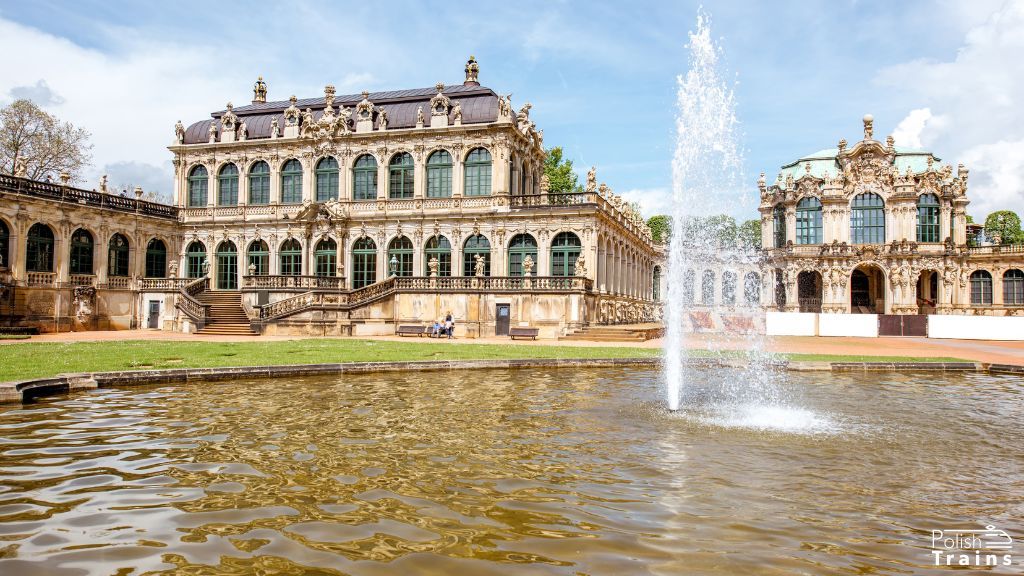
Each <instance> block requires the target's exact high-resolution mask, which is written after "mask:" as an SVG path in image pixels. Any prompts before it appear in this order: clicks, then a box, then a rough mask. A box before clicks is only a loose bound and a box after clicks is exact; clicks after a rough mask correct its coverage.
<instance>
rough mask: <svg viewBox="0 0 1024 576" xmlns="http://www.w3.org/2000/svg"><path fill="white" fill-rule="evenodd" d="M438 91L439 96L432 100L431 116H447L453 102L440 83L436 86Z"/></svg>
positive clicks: (436, 95)
mask: <svg viewBox="0 0 1024 576" xmlns="http://www.w3.org/2000/svg"><path fill="white" fill-rule="evenodd" d="M434 88H436V89H437V94H434V97H433V98H431V99H430V115H431V116H447V115H448V108H449V107H450V106H451V100H449V99H448V97H447V96H445V95H444V84H443V83H442V82H438V83H437V84H435V85H434Z"/></svg>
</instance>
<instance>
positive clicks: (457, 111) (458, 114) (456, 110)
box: [452, 102, 462, 122]
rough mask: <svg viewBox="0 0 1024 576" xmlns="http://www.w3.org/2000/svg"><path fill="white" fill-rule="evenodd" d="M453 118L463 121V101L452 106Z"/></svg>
mask: <svg viewBox="0 0 1024 576" xmlns="http://www.w3.org/2000/svg"><path fill="white" fill-rule="evenodd" d="M452 119H454V120H455V121H456V122H462V102H455V105H454V106H452Z"/></svg>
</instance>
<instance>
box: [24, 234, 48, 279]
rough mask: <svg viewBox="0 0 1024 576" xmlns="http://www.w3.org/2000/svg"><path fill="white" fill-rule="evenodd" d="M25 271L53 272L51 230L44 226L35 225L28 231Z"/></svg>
mask: <svg viewBox="0 0 1024 576" xmlns="http://www.w3.org/2000/svg"><path fill="white" fill-rule="evenodd" d="M26 248H27V250H26V252H27V253H26V258H25V270H27V271H28V272H53V230H50V227H49V226H47V225H46V224H42V223H36V224H33V225H32V227H31V228H29V229H28V242H27V246H26Z"/></svg>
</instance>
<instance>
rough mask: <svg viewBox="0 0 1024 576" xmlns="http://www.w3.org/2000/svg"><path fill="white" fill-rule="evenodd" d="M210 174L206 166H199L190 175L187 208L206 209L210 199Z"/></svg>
mask: <svg viewBox="0 0 1024 576" xmlns="http://www.w3.org/2000/svg"><path fill="white" fill-rule="evenodd" d="M209 188H210V173H209V171H208V170H207V169H206V166H203V165H202V164H198V165H196V166H193V167H192V170H190V171H189V173H188V194H187V198H186V200H187V202H186V207H187V208H205V207H206V205H207V202H208V201H209V199H210V196H209V194H210V190H209Z"/></svg>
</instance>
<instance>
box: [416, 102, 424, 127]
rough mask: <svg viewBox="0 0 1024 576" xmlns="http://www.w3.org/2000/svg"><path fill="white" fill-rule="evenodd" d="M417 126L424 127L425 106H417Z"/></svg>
mask: <svg viewBox="0 0 1024 576" xmlns="http://www.w3.org/2000/svg"><path fill="white" fill-rule="evenodd" d="M416 127H417V128H423V106H419V107H418V108H416Z"/></svg>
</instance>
